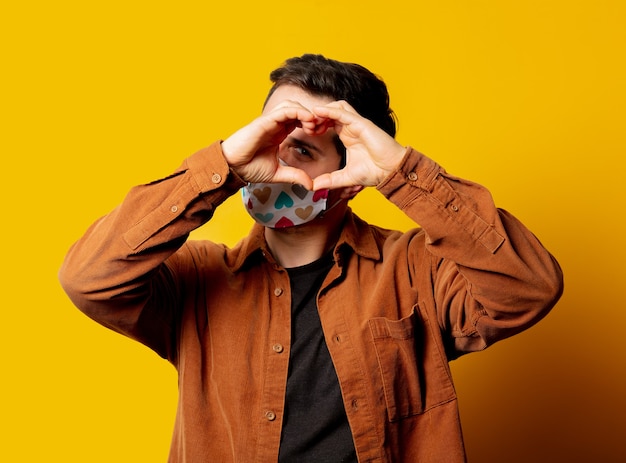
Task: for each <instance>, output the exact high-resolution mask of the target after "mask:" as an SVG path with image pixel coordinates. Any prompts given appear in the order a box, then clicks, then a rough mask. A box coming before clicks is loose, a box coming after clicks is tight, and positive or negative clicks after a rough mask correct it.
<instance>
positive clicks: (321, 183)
mask: <svg viewBox="0 0 626 463" xmlns="http://www.w3.org/2000/svg"><path fill="white" fill-rule="evenodd" d="M354 185H355V183H354V180H353V179H352V178H350V177H349V176H348V174H347V173H346V170H345V168H344V169H341V170H336V171H334V172H329V173H325V174H321V175H318V176H317V177H315V178H314V179H313V190H322V189H325V188H327V189H329V190H333V189H336V188H342V187H347V186H354Z"/></svg>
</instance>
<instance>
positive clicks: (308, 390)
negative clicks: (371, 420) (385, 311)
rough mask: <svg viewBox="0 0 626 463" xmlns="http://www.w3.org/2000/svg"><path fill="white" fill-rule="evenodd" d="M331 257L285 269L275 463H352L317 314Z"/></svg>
mask: <svg viewBox="0 0 626 463" xmlns="http://www.w3.org/2000/svg"><path fill="white" fill-rule="evenodd" d="M332 257H333V256H332V254H328V255H327V256H324V257H323V258H321V259H320V260H317V261H315V262H312V263H311V264H308V265H305V266H302V267H296V268H292V269H287V271H288V273H289V278H290V281H291V294H292V301H291V314H292V316H291V336H292V338H291V356H290V359H289V376H288V379H287V393H286V403H285V417H284V421H283V429H282V436H281V443H280V454H279V458H278V461H279V462H280V463H296V462H297V463H308V462H310V463H340V462H341V463H347V462H350V463H351V462H354V463H356V461H357V458H356V453H355V450H354V443H353V440H352V433H351V432H350V425H349V424H348V418H347V416H346V411H345V408H344V405H343V400H342V398H341V390H340V388H339V381H338V379H337V373H336V372H335V367H334V365H333V362H332V360H331V358H330V353H329V352H328V347H327V346H326V341H325V339H324V333H323V332H322V325H321V322H320V318H319V314H318V311H317V301H316V297H317V293H318V291H319V289H320V287H321V285H322V283H323V281H324V278H325V277H326V275H327V274H328V271H329V270H330V268H331V267H332V265H333V260H332Z"/></svg>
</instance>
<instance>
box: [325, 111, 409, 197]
mask: <svg viewBox="0 0 626 463" xmlns="http://www.w3.org/2000/svg"><path fill="white" fill-rule="evenodd" d="M313 112H314V113H315V114H316V115H317V116H318V118H319V119H320V121H322V120H325V122H318V131H319V127H321V126H324V127H326V128H329V127H333V128H334V129H335V131H336V132H337V134H338V135H339V138H340V139H341V141H342V142H343V144H344V146H345V147H346V151H347V153H346V165H345V167H344V168H343V169H341V170H337V171H335V172H330V173H328V174H322V175H320V176H318V177H316V178H315V179H314V180H313V189H315V190H319V189H323V188H330V189H333V188H340V187H346V186H355V185H360V186H376V185H378V184H379V183H380V182H382V181H383V180H384V179H385V178H386V177H387V176H388V175H389V174H391V173H392V172H393V171H394V170H395V169H396V168H397V167H398V166H399V165H400V162H401V161H402V159H403V158H404V155H405V153H406V148H405V147H403V146H402V145H400V144H399V143H398V142H397V141H396V140H395V139H394V138H393V137H391V136H390V135H389V134H387V133H386V132H385V131H383V130H382V129H380V128H379V127H378V126H376V125H375V124H374V123H373V122H371V121H370V120H368V119H366V118H364V117H362V116H360V115H359V114H358V113H357V112H356V111H355V110H354V108H352V106H350V105H349V104H348V103H347V102H345V101H335V102H333V103H329V104H328V105H326V106H318V107H315V108H314V109H313Z"/></svg>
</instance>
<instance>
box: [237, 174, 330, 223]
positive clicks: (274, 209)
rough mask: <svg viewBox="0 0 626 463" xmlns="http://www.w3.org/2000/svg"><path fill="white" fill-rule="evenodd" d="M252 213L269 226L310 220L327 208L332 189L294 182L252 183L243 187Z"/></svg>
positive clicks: (244, 202)
mask: <svg viewBox="0 0 626 463" xmlns="http://www.w3.org/2000/svg"><path fill="white" fill-rule="evenodd" d="M241 193H242V199H243V204H244V206H245V207H246V210H247V211H248V214H250V216H251V217H252V218H253V219H254V220H256V221H257V222H258V223H260V224H261V225H263V226H265V227H269V228H286V227H293V226H296V225H302V224H303V223H307V222H310V221H311V220H313V219H314V218H316V217H317V216H319V215H320V214H321V213H322V212H324V210H325V209H326V201H327V199H328V190H318V191H309V190H307V189H306V188H304V187H303V186H302V185H297V184H296V185H292V184H290V183H248V185H247V186H245V187H243V188H242V189H241Z"/></svg>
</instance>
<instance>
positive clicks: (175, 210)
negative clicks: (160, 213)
mask: <svg viewBox="0 0 626 463" xmlns="http://www.w3.org/2000/svg"><path fill="white" fill-rule="evenodd" d="M170 211H171V212H174V213H176V212H178V206H172V207H170Z"/></svg>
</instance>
